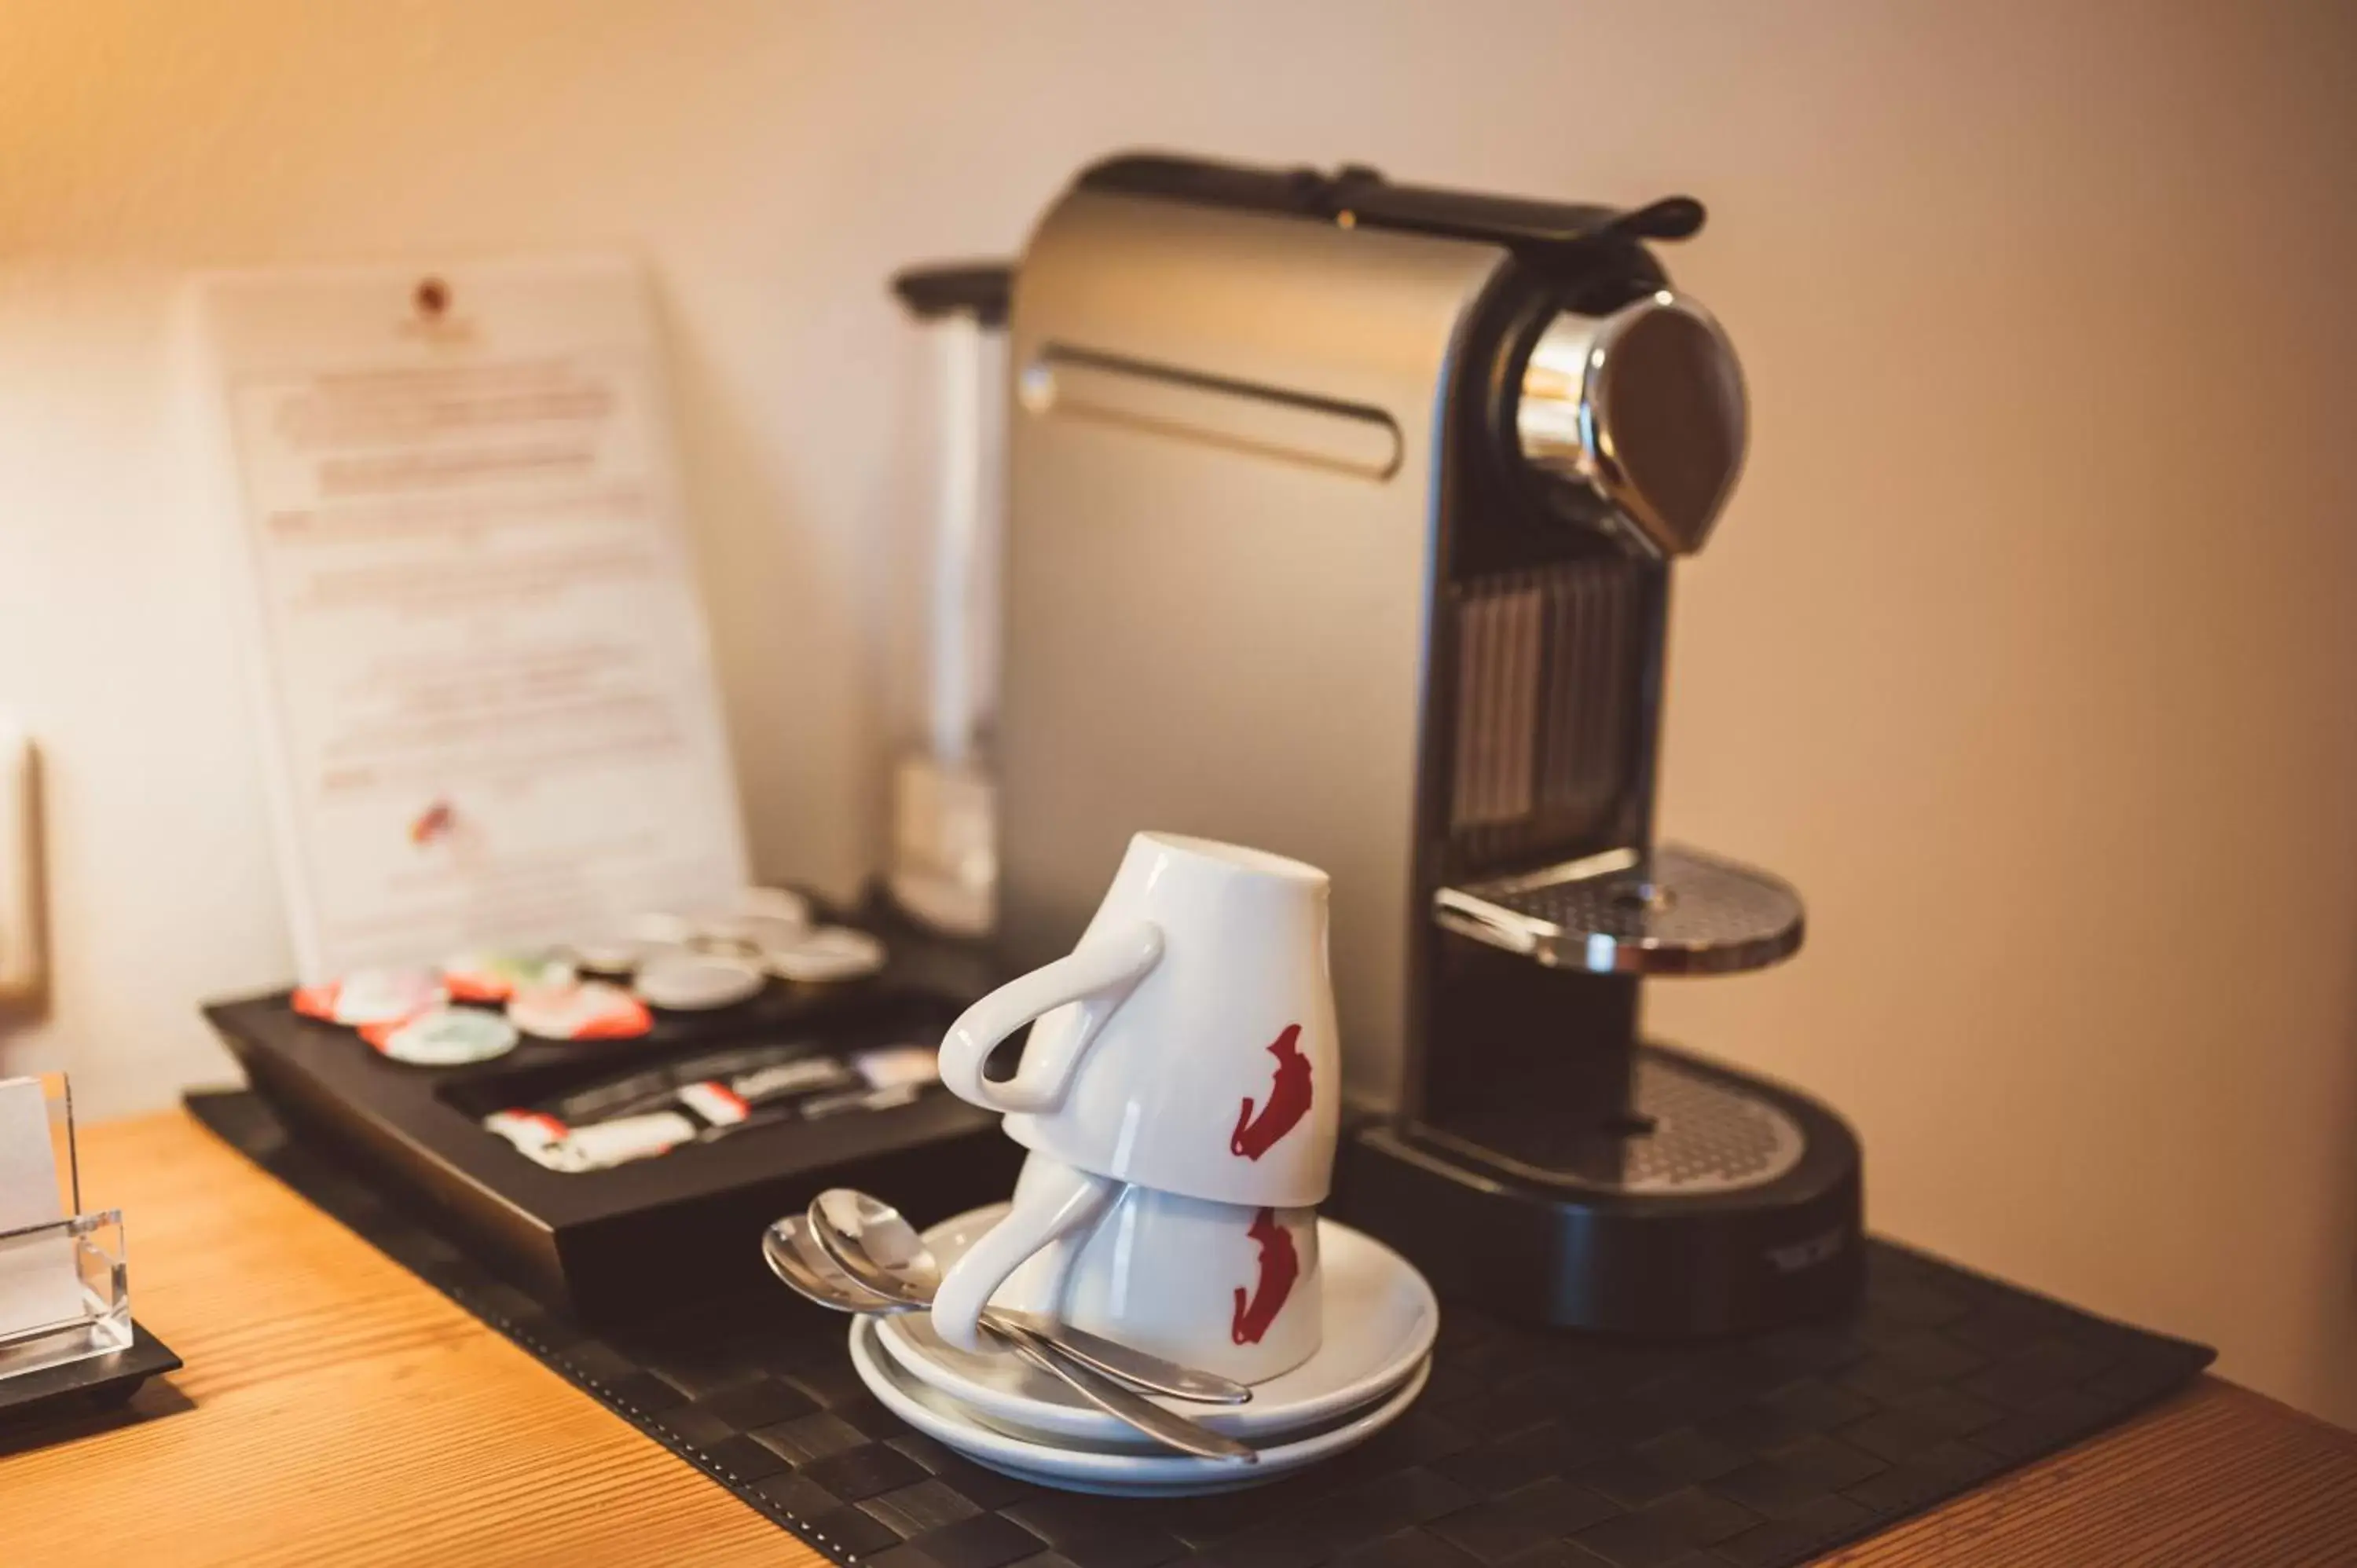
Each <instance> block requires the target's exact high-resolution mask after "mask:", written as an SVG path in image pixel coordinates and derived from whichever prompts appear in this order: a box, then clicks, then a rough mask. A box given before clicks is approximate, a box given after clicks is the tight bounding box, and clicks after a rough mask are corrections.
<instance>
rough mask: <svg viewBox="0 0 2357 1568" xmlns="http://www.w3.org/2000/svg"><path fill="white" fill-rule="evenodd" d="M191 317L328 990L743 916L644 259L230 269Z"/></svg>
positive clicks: (299, 939)
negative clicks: (369, 975) (571, 941)
mask: <svg viewBox="0 0 2357 1568" xmlns="http://www.w3.org/2000/svg"><path fill="white" fill-rule="evenodd" d="M189 327H190V329H191V337H192V344H193V348H194V349H195V353H194V356H193V358H192V361H191V362H192V363H193V364H194V365H195V366H196V367H197V375H198V380H199V398H198V401H199V407H200V408H201V409H202V411H203V413H205V415H206V423H207V424H208V426H209V427H210V441H209V443H208V446H209V447H210V450H211V451H212V452H213V453H214V455H215V456H217V457H218V458H219V459H220V468H221V479H222V486H221V488H222V490H223V494H224V497H225V505H224V507H223V510H224V512H225V513H226V514H227V516H228V517H229V518H230V520H231V528H232V532H233V533H234V536H235V539H236V550H235V553H236V555H237V557H238V560H237V562H236V570H235V571H234V572H233V574H232V575H233V577H234V579H235V582H236V587H237V591H238V596H239V598H240V599H241V601H242V606H243V610H244V618H245V620H246V622H247V627H246V630H247V633H248V637H247V641H248V644H249V650H248V651H249V653H250V655H251V657H249V659H248V660H247V662H248V664H249V666H250V668H251V669H252V671H253V676H254V679H255V683H256V686H257V699H258V701H257V706H258V708H259V709H260V712H261V714H262V725H263V730H264V745H265V748H266V751H267V754H268V755H267V764H268V767H267V772H268V775H269V779H270V786H271V789H272V794H273V805H274V817H275V820H276V823H277V829H278V836H279V841H280V843H279V851H280V853H279V861H280V866H281V871H282V875H283V880H284V882H285V894H286V902H287V908H288V916H289V919H290V922H291V924H292V927H293V935H294V944H295V950H296V962H297V965H298V967H299V969H300V970H301V977H302V978H303V979H304V980H305V981H307V982H311V981H318V980H324V979H328V978H331V977H333V976H335V975H338V974H340V973H346V972H350V971H351V970H353V969H357V968H361V967H364V966H368V965H371V964H386V963H429V962H435V961H440V960H443V959H446V958H447V957H449V956H451V955H452V954H454V953H456V952H457V951H459V950H463V949H465V948H467V947H469V946H473V945H477V944H480V943H487V942H529V941H546V940H565V939H567V938H584V937H596V936H602V935H608V934H611V933H613V932H615V931H617V930H619V929H620V927H621V925H622V923H623V922H624V921H626V920H627V919H628V918H629V917H630V916H631V915H632V914H635V913H638V912H640V911H645V910H650V909H672V910H681V909H684V910H694V909H698V908H719V907H722V906H723V905H725V904H726V902H727V901H728V900H729V899H730V898H731V897H734V895H735V893H736V890H737V888H738V887H739V886H742V885H743V884H744V882H745V881H746V861H745V850H744V843H743V832H742V825H741V822H740V819H739V816H738V811H737V796H736V788H735V783H734V778H733V775H732V773H731V771H730V767H729V760H728V753H727V746H726V736H725V735H724V733H723V730H722V725H721V719H720V713H719V704H718V700H717V694H716V690H715V687H714V682H713V676H712V669H711V659H710V654H709V650H708V643H707V638H706V634H705V623H704V619H703V614H702V610H701V607H700V606H699V603H698V600H697V596H696V592H695V585H694V575H693V570H692V563H691V558H690V553H689V549H688V541H687V536H686V530H685V527H684V524H683V516H682V506H681V502H680V496H679V488H678V483H677V478H676V463H675V458H674V454H673V446H672V439H671V430H670V420H669V411H668V408H667V406H666V403H665V398H664V393H663V378H662V355H661V345H660V341H659V338H658V335H657V332H656V328H655V325H654V320H653V316H652V312H651V309H650V306H649V303H648V293H647V286H646V282H645V279H644V277H643V275H642V274H641V272H640V269H639V268H638V267H637V265H636V264H635V263H630V262H629V261H625V260H611V259H592V260H574V261H558V262H538V263H488V264H478V265H457V266H449V267H441V266H431V267H369V268H360V269H339V270H334V271H315V272H299V273H271V274H237V275H226V276H216V277H210V278H204V279H200V280H199V281H198V282H197V283H196V285H194V286H193V287H192V289H191V291H190V295H189Z"/></svg>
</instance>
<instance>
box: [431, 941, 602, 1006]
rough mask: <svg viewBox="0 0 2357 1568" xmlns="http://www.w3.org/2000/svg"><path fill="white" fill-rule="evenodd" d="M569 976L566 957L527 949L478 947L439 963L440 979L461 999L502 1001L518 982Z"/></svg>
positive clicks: (555, 982)
mask: <svg viewBox="0 0 2357 1568" xmlns="http://www.w3.org/2000/svg"><path fill="white" fill-rule="evenodd" d="M572 978H573V966H572V964H571V963H569V962H567V961H565V959H562V958H559V957H558V956H556V955H555V954H554V953H551V952H547V951H537V950H506V949H498V948H486V949H479V950H475V951H473V952H466V953H460V954H459V955H458V956H457V958H454V959H452V960H450V961H448V962H447V963H445V964H444V965H443V966H442V983H443V984H444V985H446V986H447V987H448V988H449V992H450V994H451V996H452V997H453V998H454V999H456V1000H457V1001H460V1002H504V1001H506V1000H507V999H508V998H509V997H510V996H511V995H513V994H514V993H515V992H516V989H517V988H518V987H519V986H524V985H561V984H563V983H565V982H566V981H568V980H571V979H572Z"/></svg>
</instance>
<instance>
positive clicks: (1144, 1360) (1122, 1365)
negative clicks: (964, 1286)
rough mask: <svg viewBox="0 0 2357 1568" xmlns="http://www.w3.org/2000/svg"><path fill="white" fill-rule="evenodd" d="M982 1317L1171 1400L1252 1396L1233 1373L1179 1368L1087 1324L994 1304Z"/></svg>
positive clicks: (1209, 1401) (1203, 1401)
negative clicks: (1018, 1329)
mask: <svg viewBox="0 0 2357 1568" xmlns="http://www.w3.org/2000/svg"><path fill="white" fill-rule="evenodd" d="M982 1316H983V1319H984V1321H985V1323H989V1324H990V1326H993V1327H996V1326H998V1324H997V1323H996V1322H995V1321H993V1320H995V1319H1001V1318H1004V1319H1006V1320H1007V1321H1010V1322H1012V1323H1014V1324H1015V1325H1016V1326H1018V1327H1021V1328H1026V1329H1028V1330H1030V1332H1031V1333H1032V1334H1034V1335H1035V1336H1037V1337H1039V1338H1041V1339H1045V1340H1047V1341H1048V1342H1049V1344H1051V1345H1053V1346H1055V1347H1056V1348H1057V1349H1059V1350H1061V1351H1062V1352H1063V1353H1064V1354H1065V1355H1067V1356H1070V1357H1071V1359H1073V1360H1075V1361H1078V1362H1079V1363H1080V1364H1081V1365H1082V1366H1083V1367H1087V1368H1089V1369H1091V1370H1092V1371H1099V1372H1103V1374H1104V1375H1105V1376H1106V1377H1108V1378H1111V1379H1112V1380H1114V1381H1115V1382H1117V1383H1126V1384H1128V1385H1129V1386H1130V1387H1131V1388H1134V1389H1138V1390H1141V1391H1145V1392H1146V1393H1149V1394H1168V1395H1169V1396H1170V1397H1171V1398H1172V1399H1182V1400H1193V1401H1195V1402H1197V1403H1199V1404H1243V1403H1245V1402H1249V1401H1250V1400H1251V1398H1252V1390H1250V1389H1248V1388H1246V1387H1244V1385H1243V1384H1242V1383H1240V1382H1237V1381H1236V1380H1234V1379H1232V1378H1223V1377H1222V1376H1220V1375H1219V1374H1218V1373H1217V1372H1206V1371H1202V1370H1200V1369H1196V1368H1194V1367H1182V1366H1180V1365H1179V1363H1178V1362H1176V1361H1167V1360H1164V1359H1162V1358H1161V1357H1159V1356H1155V1355H1149V1354H1148V1353H1147V1352H1146V1351H1144V1350H1139V1349H1135V1348H1132V1347H1130V1346H1127V1345H1124V1344H1121V1343H1119V1342H1118V1341H1116V1340H1112V1339H1107V1338H1106V1337H1103V1335H1101V1334H1092V1333H1090V1332H1089V1331H1088V1330H1087V1329H1085V1328H1075V1327H1073V1326H1071V1324H1069V1323H1056V1322H1052V1321H1050V1320H1049V1319H1048V1318H1045V1317H1041V1316H1039V1314H1037V1313H1031V1312H1016V1311H1011V1310H1009V1309H1007V1308H1006V1307H998V1306H994V1307H987V1308H985V1310H984V1312H983V1315H982Z"/></svg>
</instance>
